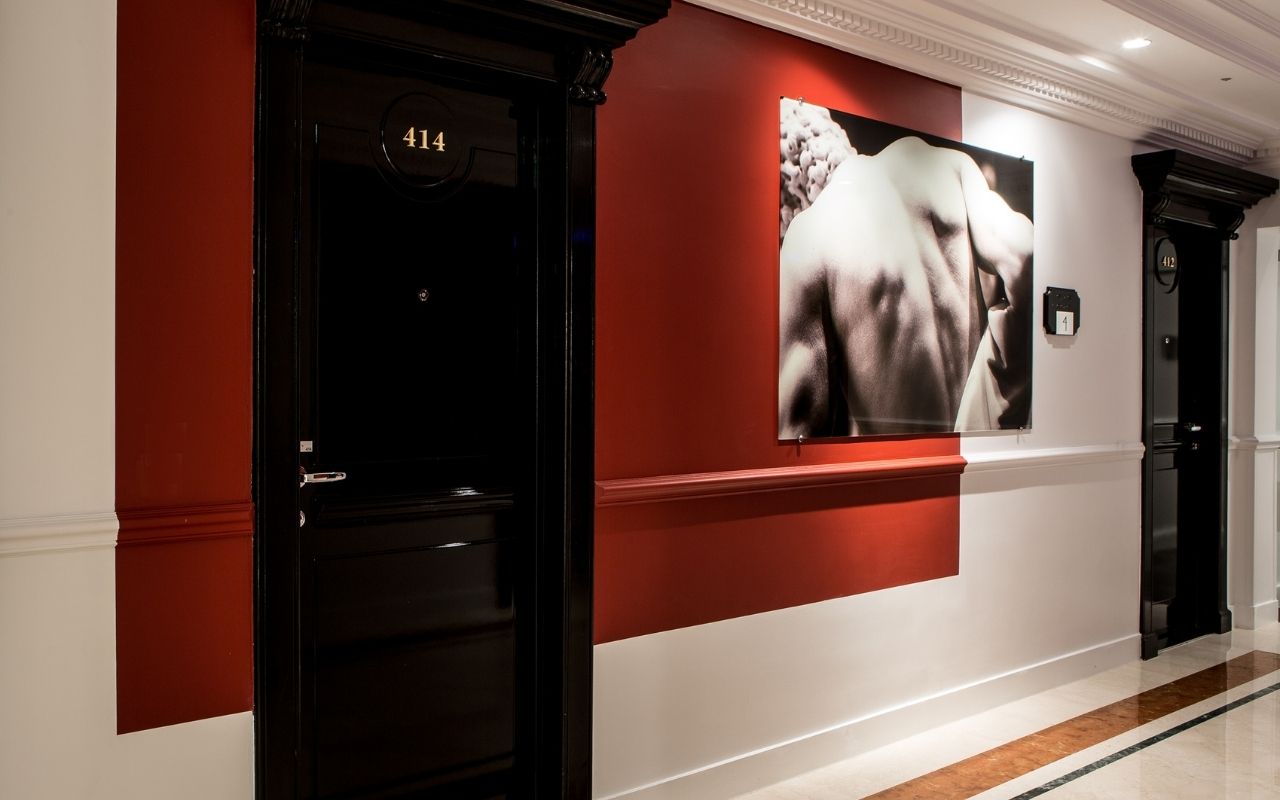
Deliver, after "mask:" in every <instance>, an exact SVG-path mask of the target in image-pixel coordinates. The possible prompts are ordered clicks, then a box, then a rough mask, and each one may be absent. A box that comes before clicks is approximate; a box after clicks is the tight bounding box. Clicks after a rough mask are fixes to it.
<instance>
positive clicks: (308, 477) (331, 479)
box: [298, 472, 347, 486]
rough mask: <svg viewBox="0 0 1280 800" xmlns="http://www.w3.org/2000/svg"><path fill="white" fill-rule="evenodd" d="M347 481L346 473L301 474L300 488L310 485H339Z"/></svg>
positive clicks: (299, 475)
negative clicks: (339, 482)
mask: <svg viewBox="0 0 1280 800" xmlns="http://www.w3.org/2000/svg"><path fill="white" fill-rule="evenodd" d="M346 479H347V473H345V472H300V473H298V486H306V485H307V484H308V483H337V482H338V481H345V480H346Z"/></svg>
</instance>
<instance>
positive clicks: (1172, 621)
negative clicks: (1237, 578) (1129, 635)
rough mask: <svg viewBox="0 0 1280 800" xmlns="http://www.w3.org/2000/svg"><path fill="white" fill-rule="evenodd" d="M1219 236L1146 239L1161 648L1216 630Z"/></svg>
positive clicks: (1156, 614)
mask: <svg viewBox="0 0 1280 800" xmlns="http://www.w3.org/2000/svg"><path fill="white" fill-rule="evenodd" d="M1222 247H1223V239H1222V236H1221V234H1219V233H1218V232H1217V231H1215V230H1213V229H1210V228H1206V227H1196V226H1192V225H1180V224H1177V223H1166V224H1165V225H1162V226H1153V227H1152V228H1151V229H1150V230H1149V232H1148V246H1147V257H1146V259H1145V267H1146V284H1147V286H1146V290H1147V303H1148V321H1147V332H1146V335H1147V356H1146V361H1147V369H1148V371H1149V381H1150V384H1149V386H1148V405H1147V416H1148V419H1147V426H1146V427H1147V439H1148V448H1149V450H1148V455H1147V460H1146V468H1147V470H1148V472H1147V476H1146V479H1147V483H1148V487H1149V493H1150V500H1149V502H1150V505H1149V508H1148V516H1149V526H1150V535H1149V542H1148V543H1147V545H1148V548H1149V551H1150V552H1149V561H1148V574H1147V575H1146V576H1144V577H1145V580H1146V581H1147V584H1148V587H1147V588H1148V595H1147V596H1148V601H1147V602H1148V606H1149V607H1148V609H1147V611H1148V613H1149V614H1150V625H1151V630H1150V634H1149V635H1150V637H1151V639H1152V641H1153V643H1154V646H1155V648H1156V649H1159V648H1162V647H1166V646H1168V645H1172V644H1177V643H1178V642H1182V641H1186V640H1188V639H1191V638H1194V637H1196V636H1200V635H1202V634H1205V633H1216V632H1218V629H1219V627H1220V624H1221V621H1220V619H1219V613H1218V590H1219V585H1218V565H1219V560H1218V550H1219V538H1220V530H1221V529H1220V522H1219V517H1220V510H1221V508H1222V497H1221V491H1220V486H1221V483H1222V480H1221V479H1222V475H1223V474H1224V473H1223V472H1222V469H1223V463H1222V461H1223V444H1224V442H1223V440H1222V435H1223V432H1222V430H1221V425H1220V424H1219V423H1220V419H1221V417H1222V414H1223V409H1224V406H1223V398H1224V391H1223V384H1222V381H1221V379H1220V373H1221V371H1222V369H1223V363H1224V362H1223V359H1222V352H1221V351H1222V347H1223V342H1224V338H1223V336H1224V333H1225V329H1224V328H1223V325H1222V321H1223V320H1222V316H1221V307H1222V298H1223V297H1225V295H1224V294H1223V290H1224V280H1225V275H1224V272H1223V270H1224V267H1223V259H1222V253H1221V250H1222Z"/></svg>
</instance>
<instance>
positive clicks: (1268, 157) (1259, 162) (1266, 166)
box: [1249, 136, 1280, 177]
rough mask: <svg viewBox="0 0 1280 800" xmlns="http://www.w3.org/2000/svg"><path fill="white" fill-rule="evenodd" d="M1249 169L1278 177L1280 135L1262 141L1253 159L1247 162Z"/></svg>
mask: <svg viewBox="0 0 1280 800" xmlns="http://www.w3.org/2000/svg"><path fill="white" fill-rule="evenodd" d="M1249 169H1252V170H1255V171H1257V172H1264V173H1267V174H1268V175H1272V176H1274V177H1280V136H1277V137H1275V138H1272V139H1268V140H1266V141H1265V142H1263V143H1262V146H1260V147H1259V148H1258V152H1257V153H1256V154H1255V156H1254V159H1253V161H1250V162H1249Z"/></svg>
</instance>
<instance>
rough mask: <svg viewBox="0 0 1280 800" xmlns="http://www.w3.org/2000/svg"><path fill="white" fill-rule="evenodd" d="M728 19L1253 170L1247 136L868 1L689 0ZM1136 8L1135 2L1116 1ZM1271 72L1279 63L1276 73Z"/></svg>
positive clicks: (1251, 141) (1256, 144) (1254, 145)
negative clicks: (788, 34) (767, 28)
mask: <svg viewBox="0 0 1280 800" xmlns="http://www.w3.org/2000/svg"><path fill="white" fill-rule="evenodd" d="M690 2H692V3H694V4H695V5H700V6H703V7H705V8H710V9H712V10H715V11H719V12H721V13H724V14H728V15H730V16H734V17H738V18H740V19H745V20H747V21H749V22H754V23H756V24H759V25H763V26H765V27H769V28H773V29H775V30H780V31H783V32H785V33H790V34H793V35H796V36H800V37H802V38H805V39H809V40H811V41H815V42H818V43H820V44H825V45H827V46H830V47H834V48H836V49H839V50H844V51H846V52H850V53H853V54H855V55H859V56H863V57H865V58H870V59H873V60H876V61H882V62H884V63H886V64H890V65H892V66H895V67H899V68H901V69H906V70H909V71H911V72H915V73H918V74H921V75H924V76H926V77H930V78H934V79H936V80H940V81H943V82H946V83H952V84H956V85H958V86H960V87H962V88H963V89H965V90H966V91H969V92H972V93H973V94H977V95H981V96H984V97H988V98H991V99H993V100H999V101H1001V102H1007V103H1009V104H1011V105H1016V106H1021V107H1023V108H1028V109H1030V110H1033V111H1038V112H1041V113H1045V114H1048V115H1050V116H1053V117H1056V118H1058V119H1063V120H1066V121H1068V122H1074V123H1076V124H1079V125H1083V126H1085V127H1088V128H1092V129H1094V130H1099V131H1102V132H1105V133H1110V134H1112V135H1116V136H1121V137H1123V138H1127V139H1130V140H1133V141H1136V142H1142V143H1145V144H1150V145H1152V146H1154V147H1161V148H1167V147H1172V148H1178V149H1182V150H1186V151H1188V152H1192V153H1196V154H1199V155H1204V156H1207V157H1209V158H1214V159H1218V160H1220V161H1224V162H1226V163H1229V164H1235V165H1243V164H1251V163H1253V162H1255V161H1256V160H1257V159H1258V158H1259V156H1260V152H1259V148H1260V145H1261V142H1260V141H1259V140H1258V137H1257V135H1256V134H1254V133H1253V132H1251V131H1248V130H1245V129H1243V128H1239V127H1236V126H1229V125H1224V124H1221V123H1217V122H1213V121H1210V120H1208V119H1207V118H1205V117H1203V116H1201V115H1197V114H1194V113H1190V112H1178V113H1177V114H1176V115H1174V114H1171V113H1169V111H1168V109H1166V108H1163V107H1161V106H1159V105H1158V104H1155V103H1152V102H1151V101H1150V100H1149V99H1148V98H1145V97H1141V96H1139V95H1138V94H1136V93H1132V92H1126V91H1124V90H1121V89H1117V88H1116V87H1113V86H1104V85H1102V84H1100V83H1098V82H1097V81H1096V80H1093V79H1092V78H1090V77H1088V76H1086V75H1084V74H1083V73H1077V72H1073V71H1070V70H1067V69H1063V68H1062V67H1060V66H1057V65H1055V64H1052V63H1050V62H1048V61H1045V60H1043V59H1038V58H1036V57H1034V56H1031V55H1029V54H1027V53H1023V52H1017V51H1014V50H1011V49H1009V48H1007V47H1002V46H1000V45H998V44H995V43H993V42H984V41H981V40H978V39H975V38H973V37H971V36H967V35H965V34H963V33H961V32H959V31H951V30H948V29H946V28H943V27H942V26H940V25H931V24H928V23H927V22H925V21H923V20H921V19H920V18H918V17H917V18H910V17H908V16H907V15H905V14H903V13H901V12H900V11H895V10H894V9H891V8H889V7H887V6H882V5H880V4H878V3H875V2H873V0H863V1H862V2H858V3H857V4H856V6H857V9H856V10H855V9H854V8H852V7H850V6H853V5H854V3H852V2H846V3H844V4H836V3H834V2H826V0H690ZM1117 2H1136V0H1117ZM1277 69H1280V64H1278V65H1277Z"/></svg>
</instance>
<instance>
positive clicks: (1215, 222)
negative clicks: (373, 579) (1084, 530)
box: [1132, 150, 1277, 658]
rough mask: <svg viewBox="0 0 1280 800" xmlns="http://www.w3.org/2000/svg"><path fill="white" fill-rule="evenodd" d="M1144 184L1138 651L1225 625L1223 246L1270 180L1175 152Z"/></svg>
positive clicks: (1142, 178) (1143, 165) (1150, 170)
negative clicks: (1140, 604)
mask: <svg viewBox="0 0 1280 800" xmlns="http://www.w3.org/2000/svg"><path fill="white" fill-rule="evenodd" d="M1132 163H1133V171H1134V174H1135V175H1137V177H1138V181H1139V183H1140V184H1141V186H1142V205H1143V216H1144V222H1145V228H1144V232H1143V246H1144V255H1143V259H1142V268H1143V278H1142V284H1143V317H1142V319H1143V323H1142V325H1143V359H1142V363H1143V381H1142V395H1143V410H1142V442H1143V444H1144V445H1145V446H1146V454H1145V456H1144V458H1143V462H1142V607H1141V616H1140V629H1141V632H1142V656H1143V658H1151V657H1152V656H1154V655H1156V653H1157V652H1158V651H1159V649H1160V648H1163V647H1167V646H1169V645H1172V644H1177V643H1178V642H1183V641H1186V640H1188V639H1191V638H1194V637H1196V636H1200V635H1202V634H1206V633H1226V632H1227V631H1229V630H1231V611H1230V609H1229V608H1228V607H1227V510H1226V503H1225V498H1226V489H1227V448H1226V444H1227V281H1228V268H1229V265H1230V264H1229V252H1228V248H1227V244H1228V242H1229V240H1230V239H1232V238H1234V236H1235V230H1236V228H1237V227H1239V226H1240V223H1241V222H1243V221H1244V213H1245V209H1247V208H1249V207H1250V206H1252V205H1253V204H1255V203H1257V202H1258V201H1259V200H1260V199H1262V198H1263V197H1266V196H1267V195H1269V194H1271V193H1272V192H1274V191H1275V190H1276V187H1277V181H1276V180H1275V179H1274V178H1269V177H1266V176H1263V175H1258V174H1255V173H1252V172H1249V171H1247V170H1243V169H1240V168H1238V167H1231V166H1227V165H1225V164H1219V163H1217V162H1214V161H1211V160H1209V159H1207V158H1204V157H1201V156H1196V155H1192V154H1190V153H1184V152H1181V151H1178V150H1163V151H1160V152H1155V153H1143V154H1141V155H1136V156H1134V157H1133V160H1132Z"/></svg>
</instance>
